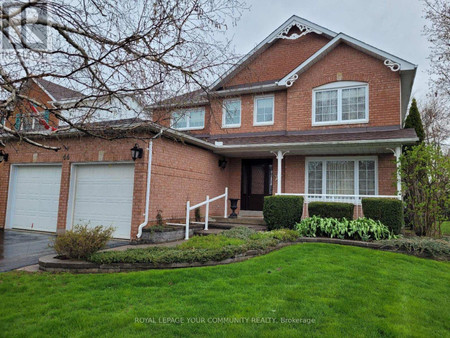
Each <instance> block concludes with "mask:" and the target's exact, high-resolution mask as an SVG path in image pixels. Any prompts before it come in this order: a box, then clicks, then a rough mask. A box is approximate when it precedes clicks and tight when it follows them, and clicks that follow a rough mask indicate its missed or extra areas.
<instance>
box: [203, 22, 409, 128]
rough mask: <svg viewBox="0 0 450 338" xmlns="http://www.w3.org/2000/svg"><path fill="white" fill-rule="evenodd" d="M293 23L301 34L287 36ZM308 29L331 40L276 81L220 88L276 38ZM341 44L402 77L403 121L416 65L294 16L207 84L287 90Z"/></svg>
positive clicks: (237, 89) (220, 92) (249, 89)
mask: <svg viewBox="0 0 450 338" xmlns="http://www.w3.org/2000/svg"><path fill="white" fill-rule="evenodd" d="M294 26H297V27H298V29H299V31H300V34H297V33H294V34H292V35H291V36H288V35H287V34H288V33H289V31H290V29H291V28H292V27H294ZM311 32H313V33H316V34H321V35H323V36H325V37H327V38H329V39H330V41H329V42H328V43H327V44H326V45H325V46H323V47H322V48H320V49H319V50H318V51H317V52H316V53H314V54H313V55H312V56H310V57H309V58H308V59H307V60H305V61H304V62H302V63H301V64H300V65H298V66H297V67H296V68H294V69H293V70H292V71H291V72H289V74H287V75H286V76H284V77H283V78H282V79H280V80H279V81H271V82H270V83H264V84H248V85H241V86H238V87H235V88H233V87H230V88H226V89H220V87H221V85H222V84H223V83H225V82H226V81H227V80H229V79H230V78H231V77H233V76H234V75H236V73H237V72H239V71H240V70H241V69H242V66H243V65H245V64H246V63H248V62H249V61H250V60H252V59H253V58H254V57H255V56H257V55H259V54H261V53H262V52H263V51H264V50H266V49H267V48H269V47H270V46H271V45H272V44H273V43H274V42H275V41H276V40H278V39H279V38H283V39H297V38H299V37H301V36H303V35H305V34H308V33H311ZM340 43H345V44H347V45H349V46H351V47H353V48H355V49H357V50H359V51H361V52H363V53H366V54H368V55H371V56H372V57H374V58H376V59H379V60H381V61H383V63H384V65H385V66H386V67H388V68H390V69H391V70H392V71H393V72H399V75H400V78H401V114H402V121H403V120H404V118H405V116H406V112H407V109H408V104H409V100H410V97H411V91H412V86H413V83H414V78H415V76H416V71H417V65H415V64H413V63H411V62H409V61H406V60H404V59H402V58H399V57H397V56H395V55H393V54H390V53H388V52H385V51H383V50H381V49H379V48H376V47H374V46H371V45H369V44H367V43H365V42H363V41H360V40H358V39H355V38H353V37H351V36H349V35H347V34H344V33H339V34H338V33H335V32H333V31H331V30H329V29H327V28H324V27H322V26H319V25H316V24H314V23H312V22H310V21H308V20H306V19H303V18H300V17H298V16H296V15H293V16H291V17H290V18H289V19H288V20H287V21H286V22H284V23H283V24H282V25H281V26H279V27H278V28H277V29H276V30H274V31H273V32H272V33H271V34H270V35H269V36H268V37H267V38H265V39H264V40H263V41H262V42H261V43H259V44H258V45H257V46H256V47H255V48H253V49H252V50H251V51H250V52H249V53H248V54H247V55H245V56H244V57H243V58H242V59H241V60H240V61H239V62H238V63H237V64H236V65H234V66H233V67H232V68H230V70H228V71H227V72H226V73H225V74H224V75H223V76H222V77H220V78H219V79H217V80H216V81H215V82H214V83H213V84H212V85H211V86H210V90H211V91H215V93H216V94H218V95H227V94H231V93H234V94H242V93H249V92H252V91H254V90H258V91H261V92H264V91H275V90H282V89H286V87H290V86H292V84H293V83H294V82H295V80H297V79H298V76H299V74H301V73H302V72H304V71H306V70H307V69H308V68H309V67H311V66H312V65H314V64H315V63H316V62H317V61H319V60H320V59H321V58H323V57H324V56H326V55H327V54H328V53H329V52H331V51H332V50H333V49H334V48H335V47H336V46H338V45H339V44H340Z"/></svg>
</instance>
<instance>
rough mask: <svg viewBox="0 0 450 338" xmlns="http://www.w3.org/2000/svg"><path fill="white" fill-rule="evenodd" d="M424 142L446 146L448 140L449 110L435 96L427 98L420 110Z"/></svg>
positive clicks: (443, 102)
mask: <svg viewBox="0 0 450 338" xmlns="http://www.w3.org/2000/svg"><path fill="white" fill-rule="evenodd" d="M420 115H421V117H422V123H423V128H424V130H425V141H426V142H427V143H434V144H436V145H438V146H446V143H447V141H448V139H449V138H450V109H449V108H448V105H447V104H446V102H445V101H444V100H442V98H441V97H439V96H438V95H435V94H430V95H428V96H427V99H426V100H425V103H424V105H423V106H422V107H421V109H420Z"/></svg>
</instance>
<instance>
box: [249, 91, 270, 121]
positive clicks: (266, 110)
mask: <svg viewBox="0 0 450 338" xmlns="http://www.w3.org/2000/svg"><path fill="white" fill-rule="evenodd" d="M253 115H254V118H253V125H255V126H264V125H270V124H273V121H274V97H273V96H260V97H255V111H254V113H253Z"/></svg>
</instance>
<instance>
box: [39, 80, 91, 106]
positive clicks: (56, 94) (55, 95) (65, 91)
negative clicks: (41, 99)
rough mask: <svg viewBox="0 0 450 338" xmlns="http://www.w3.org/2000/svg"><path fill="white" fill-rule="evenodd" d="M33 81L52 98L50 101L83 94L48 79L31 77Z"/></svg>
mask: <svg viewBox="0 0 450 338" xmlns="http://www.w3.org/2000/svg"><path fill="white" fill-rule="evenodd" d="M33 81H34V82H35V83H36V84H37V85H38V86H39V87H40V88H41V89H42V90H43V91H44V92H45V93H46V94H47V95H48V96H49V97H50V98H51V99H52V101H62V100H67V99H75V98H80V97H82V96H83V94H82V93H80V92H78V91H76V90H72V89H69V88H67V87H64V86H61V85H59V84H56V83H54V82H51V81H48V80H44V79H40V78H33Z"/></svg>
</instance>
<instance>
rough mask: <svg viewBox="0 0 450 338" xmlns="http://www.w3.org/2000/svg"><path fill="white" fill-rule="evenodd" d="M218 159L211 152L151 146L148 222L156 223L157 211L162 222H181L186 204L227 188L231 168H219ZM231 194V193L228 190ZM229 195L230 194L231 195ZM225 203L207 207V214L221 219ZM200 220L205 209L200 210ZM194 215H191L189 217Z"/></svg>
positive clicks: (173, 145) (160, 142)
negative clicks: (179, 220) (164, 220)
mask: <svg viewBox="0 0 450 338" xmlns="http://www.w3.org/2000/svg"><path fill="white" fill-rule="evenodd" d="M220 158H221V157H220V156H218V155H215V154H213V153H212V152H211V151H208V150H204V149H201V148H198V147H194V146H189V145H185V144H182V143H179V142H178V143H177V142H174V141H170V140H167V139H163V138H162V139H158V140H155V141H154V143H153V160H152V178H151V199H150V220H151V221H155V220H156V214H157V211H158V210H162V216H163V218H164V219H184V218H185V216H186V214H185V210H186V201H188V200H189V201H190V202H191V206H192V205H194V204H197V203H200V202H203V201H204V200H205V198H206V195H209V196H210V197H211V198H212V197H216V196H218V195H221V194H223V193H224V192H225V187H227V186H228V177H229V172H230V169H229V168H230V165H228V166H227V167H226V168H225V169H221V168H219V166H218V161H219V159H220ZM230 190H231V191H233V190H232V189H231V188H230ZM230 194H231V192H230ZM224 203H225V202H224V200H223V199H220V200H218V201H216V202H213V203H212V204H210V215H217V216H222V215H223V213H224ZM200 211H201V214H202V217H203V216H204V215H205V207H202V208H201V209H200ZM193 216H194V212H193V211H192V212H191V217H193Z"/></svg>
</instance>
